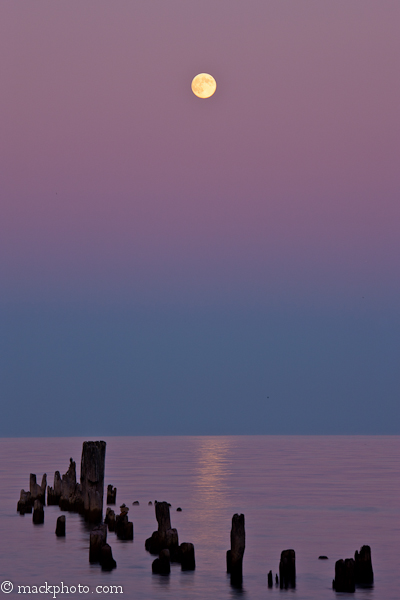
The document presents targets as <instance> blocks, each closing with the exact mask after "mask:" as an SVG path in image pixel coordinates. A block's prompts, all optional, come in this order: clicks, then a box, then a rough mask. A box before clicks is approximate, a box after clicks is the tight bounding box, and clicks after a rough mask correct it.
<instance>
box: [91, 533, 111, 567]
mask: <svg viewBox="0 0 400 600" xmlns="http://www.w3.org/2000/svg"><path fill="white" fill-rule="evenodd" d="M106 542H107V526H106V525H98V526H97V527H95V528H94V529H92V531H91V532H90V545H89V562H91V563H96V562H100V557H101V549H102V547H103V546H104V544H105V543H106Z"/></svg>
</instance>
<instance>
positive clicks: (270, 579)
mask: <svg viewBox="0 0 400 600" xmlns="http://www.w3.org/2000/svg"><path fill="white" fill-rule="evenodd" d="M273 585H274V582H273V576H272V571H270V572H269V573H268V587H269V588H272V587H273Z"/></svg>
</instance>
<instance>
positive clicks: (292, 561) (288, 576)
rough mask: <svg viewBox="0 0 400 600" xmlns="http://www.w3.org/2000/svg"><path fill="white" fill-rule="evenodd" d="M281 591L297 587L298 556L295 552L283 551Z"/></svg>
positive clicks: (280, 564)
mask: <svg viewBox="0 0 400 600" xmlns="http://www.w3.org/2000/svg"><path fill="white" fill-rule="evenodd" d="M279 580H280V589H281V590H283V588H285V590H287V589H288V588H289V587H290V588H295V587H296V554H295V551H294V550H283V552H282V553H281V560H280V563H279Z"/></svg>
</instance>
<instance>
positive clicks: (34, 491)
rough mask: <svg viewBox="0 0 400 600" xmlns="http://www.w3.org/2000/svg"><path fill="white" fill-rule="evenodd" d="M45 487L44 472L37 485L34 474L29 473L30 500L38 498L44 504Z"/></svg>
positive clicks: (45, 476) (33, 500)
mask: <svg viewBox="0 0 400 600" xmlns="http://www.w3.org/2000/svg"><path fill="white" fill-rule="evenodd" d="M46 487H47V475H46V473H45V474H44V475H43V477H42V483H41V485H39V484H38V483H36V475H35V474H34V473H31V474H30V475H29V491H30V493H31V498H32V502H35V500H40V502H41V503H42V504H43V505H44V504H45V503H46Z"/></svg>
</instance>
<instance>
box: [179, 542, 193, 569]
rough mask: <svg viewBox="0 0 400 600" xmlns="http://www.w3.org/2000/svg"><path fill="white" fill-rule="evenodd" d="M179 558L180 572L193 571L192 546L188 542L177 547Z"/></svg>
mask: <svg viewBox="0 0 400 600" xmlns="http://www.w3.org/2000/svg"><path fill="white" fill-rule="evenodd" d="M179 558H180V561H181V569H182V571H194V570H195V568H196V561H195V558H194V546H193V544H191V543H189V542H183V543H182V544H181V545H180V546H179Z"/></svg>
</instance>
